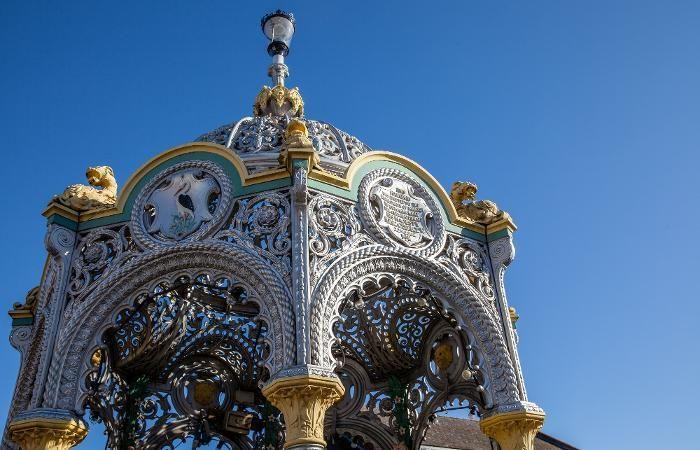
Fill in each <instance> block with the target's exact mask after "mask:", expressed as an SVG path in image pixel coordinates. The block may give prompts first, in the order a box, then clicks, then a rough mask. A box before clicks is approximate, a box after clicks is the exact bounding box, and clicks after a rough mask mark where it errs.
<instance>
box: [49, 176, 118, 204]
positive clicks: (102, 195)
mask: <svg viewBox="0 0 700 450" xmlns="http://www.w3.org/2000/svg"><path fill="white" fill-rule="evenodd" d="M85 176H86V177H87V180H88V183H90V186H87V185H84V184H74V185H71V186H68V187H67V188H66V190H65V191H63V193H62V194H61V195H57V196H55V197H54V198H53V200H52V202H55V203H59V204H61V205H64V206H67V207H69V208H70V209H72V210H74V211H78V212H82V211H90V210H94V209H104V208H111V207H112V206H114V205H115V204H116V203H117V180H116V179H115V178H114V171H112V168H111V167H109V166H97V167H88V169H87V172H86V173H85ZM100 188H101V189H100Z"/></svg>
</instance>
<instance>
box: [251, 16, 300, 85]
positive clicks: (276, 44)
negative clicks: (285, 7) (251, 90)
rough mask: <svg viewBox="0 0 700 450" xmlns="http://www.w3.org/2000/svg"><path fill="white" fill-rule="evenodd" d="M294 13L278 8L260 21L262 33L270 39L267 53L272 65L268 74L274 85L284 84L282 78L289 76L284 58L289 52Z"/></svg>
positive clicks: (292, 33) (293, 28)
mask: <svg viewBox="0 0 700 450" xmlns="http://www.w3.org/2000/svg"><path fill="white" fill-rule="evenodd" d="M294 24H295V21H294V15H292V14H291V13H287V12H284V11H282V10H281V9H278V10H277V11H275V12H271V13H269V14H266V15H265V16H264V17H263V18H262V20H261V21H260V25H261V26H262V30H263V33H265V36H267V38H268V39H269V40H270V44H269V45H268V46H267V53H268V54H269V55H270V56H272V65H271V66H270V69H269V70H268V75H269V76H270V77H271V78H272V81H273V85H274V86H278V85H281V86H284V79H285V78H286V77H287V76H289V69H288V68H287V65H286V64H285V63H284V58H285V56H287V55H288V54H289V44H290V43H291V42H292V36H294V30H295V26H294Z"/></svg>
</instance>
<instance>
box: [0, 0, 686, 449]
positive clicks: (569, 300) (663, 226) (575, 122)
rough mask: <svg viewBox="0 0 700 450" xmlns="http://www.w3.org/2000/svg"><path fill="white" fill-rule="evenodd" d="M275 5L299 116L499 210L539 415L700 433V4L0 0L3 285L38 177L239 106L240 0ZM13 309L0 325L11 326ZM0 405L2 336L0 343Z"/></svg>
mask: <svg viewBox="0 0 700 450" xmlns="http://www.w3.org/2000/svg"><path fill="white" fill-rule="evenodd" d="M277 7H282V8H289V9H291V10H292V11H293V12H294V13H295V14H296V15H297V17H298V27H297V34H296V36H295V38H294V41H293V43H292V52H291V55H290V57H289V59H288V63H289V65H290V68H291V73H292V76H291V78H290V80H289V84H290V85H292V86H299V87H300V88H301V92H302V94H303V97H304V100H305V102H306V105H307V116H308V117H310V118H315V119H321V120H326V121H329V122H332V123H334V124H335V125H336V126H338V127H339V128H341V129H343V130H346V131H348V132H350V133H352V134H354V135H356V136H358V137H359V138H360V139H362V140H363V141H364V142H366V143H367V144H368V145H370V146H372V147H373V148H378V149H389V150H392V151H396V152H399V153H403V154H405V155H407V156H408V157H410V158H412V159H414V160H415V161H417V162H419V163H420V164H421V165H423V166H424V167H426V168H427V169H428V170H429V171H431V172H432V174H433V175H434V176H435V177H436V178H437V179H438V180H439V181H440V182H441V183H442V184H443V185H444V186H449V185H450V184H451V183H452V182H453V181H455V180H465V179H466V180H471V181H474V182H476V183H477V184H478V185H479V187H480V189H479V194H480V196H481V197H482V198H488V199H492V200H495V201H497V202H498V204H499V205H501V206H502V207H503V208H504V209H506V210H508V211H509V212H510V213H511V214H512V216H513V217H514V218H515V221H516V223H517V224H518V225H519V230H518V232H517V234H516V245H517V252H518V255H517V259H516V261H515V262H514V263H513V265H512V266H511V268H510V269H509V271H508V273H507V279H506V282H507V288H508V292H509V298H510V301H511V303H512V304H513V305H514V306H516V307H517V308H518V311H519V312H520V315H521V319H520V322H519V323H518V328H519V332H520V338H521V340H520V355H521V359H522V361H523V367H524V371H525V376H526V382H527V386H528V391H529V395H530V397H531V399H532V400H533V401H535V402H537V403H539V404H540V405H541V406H542V407H544V408H545V409H546V410H547V412H548V413H549V416H548V419H547V422H546V425H545V428H544V431H546V432H547V433H550V434H552V435H554V436H557V437H560V438H562V439H564V440H567V441H570V442H571V443H572V444H574V445H577V446H579V447H581V448H583V449H616V450H619V449H660V448H693V446H697V427H698V422H699V420H700V413H698V406H697V405H698V404H700V394H699V392H700V389H698V382H699V381H700V377H699V376H698V372H699V371H700V363H699V362H698V359H699V358H698V357H699V356H700V351H698V349H697V344H698V341H699V338H700V333H698V318H699V317H700V307H699V306H698V305H699V303H700V302H699V300H700V299H699V298H698V289H697V287H696V280H697V279H698V275H697V271H698V262H697V255H698V252H699V250H700V244H699V239H698V236H697V233H698V232H697V231H696V228H697V222H698V221H699V220H700V216H699V213H698V207H699V206H700V205H699V203H700V201H699V199H700V195H699V189H698V187H697V181H698V164H699V163H700V157H699V156H698V153H699V150H700V148H699V146H700V125H699V119H700V81H699V80H700V27H699V24H700V3H698V2H692V1H687V2H685V1H674V2H660V1H644V0H637V1H617V0H605V1H578V2H574V1H566V2H564V1H554V0H552V1H528V2H524V1H510V2H506V1H459V2H457V1H455V2H452V3H450V2H443V1H431V2H420V3H411V2H379V1H373V2H358V1H356V2H325V1H324V2H320V1H319V2H303V3H302V2H290V1H278V2H270V1H265V2H262V1H257V2H253V1H250V2H245V3H244V2H239V1H218V0H216V1H215V0H210V1H207V2H185V1H167V2H136V1H120V2H100V1H89V2H78V1H75V2H53V1H45V2H38V1H27V0H24V1H7V0H6V1H4V2H3V3H2V5H1V6H0V64H2V70H0V87H1V89H2V101H1V102H0V145H1V148H2V156H3V157H4V164H2V165H0V180H1V181H0V183H2V192H3V193H4V195H3V199H4V213H3V216H4V219H5V220H3V221H2V223H1V224H0V227H1V228H0V233H1V234H2V236H3V237H2V247H0V250H1V251H2V259H1V262H0V264H1V265H2V267H1V268H2V271H3V273H4V274H5V277H4V279H5V282H4V283H3V285H2V291H1V293H0V298H2V300H3V301H4V302H5V307H6V308H9V307H10V305H11V304H12V302H13V301H16V300H21V299H22V298H23V296H24V294H25V292H26V291H27V290H28V289H29V288H31V287H32V286H35V285H36V284H37V283H38V281H39V277H40V272H41V268H42V264H43V260H44V254H45V251H44V248H43V242H42V241H43V235H44V229H45V222H44V220H43V218H42V217H41V216H40V212H41V210H42V209H43V207H44V205H45V204H46V202H47V201H48V200H49V199H50V197H51V196H52V195H53V194H55V193H58V192H60V191H61V190H62V189H63V188H64V187H65V186H66V185H68V184H71V183H75V182H83V181H84V180H83V174H84V169H85V167H86V166H87V165H89V164H90V165H94V164H109V165H111V166H112V167H114V169H115V172H116V174H117V179H118V181H120V182H121V183H124V181H125V180H126V179H127V178H128V176H129V175H130V174H131V173H132V172H133V171H134V170H135V169H136V168H137V167H138V166H140V165H141V164H142V163H143V162H145V161H146V160H147V159H149V158H150V157H152V156H154V155H156V154H158V153H160V152H162V151H163V150H165V149H167V148H170V147H172V146H175V145H179V144H182V143H185V142H188V141H190V140H192V139H194V138H195V137H196V136H198V135H199V134H201V133H203V132H206V131H208V130H211V129H213V128H215V127H216V126H218V125H221V124H224V123H228V122H231V121H233V120H235V119H237V118H240V117H241V116H243V115H249V114H250V112H251V104H252V102H253V99H254V97H255V95H256V93H257V91H258V90H259V89H260V86H261V85H262V84H263V83H266V82H267V78H266V69H267V66H268V64H269V58H268V57H267V55H266V53H265V46H266V41H265V39H264V37H263V36H262V34H261V32H260V29H259V19H260V17H261V15H262V14H263V13H265V12H266V11H267V10H269V9H273V8H277ZM9 323H10V320H9V318H6V319H5V320H2V321H0V334H4V335H7V334H8V333H9ZM0 358H2V362H3V367H4V368H5V370H3V371H0V386H3V387H2V388H0V413H1V414H2V416H0V419H1V420H2V423H4V414H5V410H6V405H7V404H8V403H9V398H10V394H11V386H12V385H14V380H15V376H16V375H15V374H16V369H17V363H18V356H17V354H16V353H15V352H14V350H13V349H12V348H11V347H10V346H9V344H6V345H2V346H0Z"/></svg>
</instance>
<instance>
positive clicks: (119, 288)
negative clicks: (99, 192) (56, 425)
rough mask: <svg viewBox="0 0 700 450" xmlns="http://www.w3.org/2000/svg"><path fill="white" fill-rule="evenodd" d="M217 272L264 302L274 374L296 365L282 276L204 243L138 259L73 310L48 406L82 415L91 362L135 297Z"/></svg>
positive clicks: (235, 251)
mask: <svg viewBox="0 0 700 450" xmlns="http://www.w3.org/2000/svg"><path fill="white" fill-rule="evenodd" d="M188 270H189V271H192V270H205V271H217V272H218V273H222V274H227V275H229V276H233V277H236V278H237V279H239V280H242V281H244V282H245V283H246V284H247V285H248V286H249V287H250V288H251V289H254V290H255V291H256V293H257V296H256V297H258V298H259V299H260V301H261V302H262V304H261V305H259V306H260V314H261V316H265V317H266V318H267V319H268V321H269V326H270V340H271V344H272V355H271V357H270V359H269V360H268V365H269V367H268V369H269V371H270V373H271V374H274V373H275V372H277V371H279V370H281V369H282V368H284V367H287V366H290V365H292V364H293V362H294V352H295V350H294V342H293V340H292V339H291V338H292V337H293V336H294V313H293V311H292V307H291V305H292V302H291V300H290V298H291V294H290V293H289V291H288V288H287V287H286V285H285V283H284V281H283V279H282V276H281V275H280V274H279V273H277V272H276V271H275V270H274V269H273V268H271V267H270V266H269V264H268V263H267V262H266V261H264V260H263V259H261V258H260V257H259V256H258V255H256V254H254V253H253V252H252V251H251V250H249V249H247V248H244V247H242V246H240V245H237V244H232V243H225V242H220V241H204V242H197V243H189V244H185V245H176V246H172V247H168V248H165V249H161V250H158V251H155V252H153V253H148V254H145V255H143V256H139V257H137V258H135V259H134V260H132V261H130V262H129V263H127V264H126V265H125V266H124V267H122V268H121V269H120V270H118V271H115V272H114V273H113V274H111V275H110V276H108V277H107V278H105V279H103V280H102V281H100V282H99V285H97V286H96V288H95V289H94V291H93V292H92V293H91V294H90V295H89V296H88V297H87V298H86V299H85V300H84V301H82V302H81V303H80V304H79V305H69V307H68V309H67V310H66V314H65V315H64V317H63V324H62V325H61V328H60V330H59V334H58V339H57V342H58V343H59V344H58V345H57V346H56V348H55V349H54V356H53V358H52V361H51V367H50V370H49V376H48V383H47V389H46V395H45V397H44V404H45V405H46V406H50V407H58V408H64V409H70V410H76V411H78V412H82V402H83V400H84V398H83V397H84V396H85V389H86V387H85V386H84V384H83V380H84V379H85V377H86V375H87V373H88V372H89V371H90V369H91V368H90V362H89V360H90V356H91V354H92V352H93V351H94V350H95V349H96V348H97V347H98V346H100V345H101V344H102V343H101V342H100V340H101V337H102V335H103V333H104V332H105V331H106V330H107V329H109V328H110V327H112V326H114V323H115V320H116V315H117V314H118V312H119V311H121V310H123V309H124V308H125V307H127V306H128V305H129V302H130V301H131V299H132V298H133V296H134V295H135V294H138V293H139V292H141V291H144V292H145V291H146V290H147V289H149V287H150V285H151V284H153V283H155V282H158V280H159V279H162V278H163V277H165V276H168V275H171V274H172V275H176V274H180V273H183V272H186V271H188Z"/></svg>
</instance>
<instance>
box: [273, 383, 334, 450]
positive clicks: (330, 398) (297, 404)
mask: <svg viewBox="0 0 700 450" xmlns="http://www.w3.org/2000/svg"><path fill="white" fill-rule="evenodd" d="M263 394H264V395H265V397H267V399H268V400H269V401H270V403H272V404H273V405H274V406H275V407H276V408H277V409H279V410H280V411H282V414H284V423H285V426H286V438H285V442H284V448H285V449H294V450H319V449H325V448H326V441H325V440H324V439H323V421H324V419H325V417H326V411H327V410H328V408H330V407H331V406H333V405H334V404H335V403H336V402H338V401H339V400H340V399H341V398H342V397H343V394H345V388H344V387H343V384H342V383H341V382H340V380H339V379H338V378H336V377H325V376H318V375H300V376H294V377H285V378H278V379H276V380H274V381H272V382H271V383H270V384H268V385H267V386H265V387H264V388H263Z"/></svg>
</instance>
